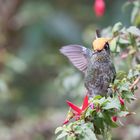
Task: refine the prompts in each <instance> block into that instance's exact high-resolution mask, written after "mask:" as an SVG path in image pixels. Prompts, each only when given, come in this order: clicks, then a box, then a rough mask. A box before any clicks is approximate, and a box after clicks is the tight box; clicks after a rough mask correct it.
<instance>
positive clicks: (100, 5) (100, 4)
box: [93, 0, 105, 17]
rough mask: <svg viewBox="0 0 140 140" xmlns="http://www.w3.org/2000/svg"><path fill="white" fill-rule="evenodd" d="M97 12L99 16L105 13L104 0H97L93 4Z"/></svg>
mask: <svg viewBox="0 0 140 140" xmlns="http://www.w3.org/2000/svg"><path fill="white" fill-rule="evenodd" d="M93 8H94V11H95V14H96V16H97V17H101V16H103V15H104V12H105V2H104V0H95V3H94V5H93Z"/></svg>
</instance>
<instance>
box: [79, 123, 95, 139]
mask: <svg viewBox="0 0 140 140" xmlns="http://www.w3.org/2000/svg"><path fill="white" fill-rule="evenodd" d="M90 124H91V123H90ZM88 125H89V124H84V125H82V126H81V127H82V129H83V133H84V137H83V140H97V138H96V135H95V133H94V132H93V130H92V129H91V126H90V127H89V126H88ZM92 126H93V125H92Z"/></svg>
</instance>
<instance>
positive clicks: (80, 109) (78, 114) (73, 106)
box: [66, 96, 89, 117]
mask: <svg viewBox="0 0 140 140" xmlns="http://www.w3.org/2000/svg"><path fill="white" fill-rule="evenodd" d="M66 102H67V104H68V106H70V108H71V109H73V110H74V114H75V115H76V116H78V117H79V116H80V115H81V114H82V113H83V112H84V111H85V110H86V109H87V107H88V106H89V103H88V96H85V98H84V101H83V105H82V108H80V107H78V106H76V105H75V104H73V103H71V102H70V101H66Z"/></svg>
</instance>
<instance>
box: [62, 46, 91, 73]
mask: <svg viewBox="0 0 140 140" xmlns="http://www.w3.org/2000/svg"><path fill="white" fill-rule="evenodd" d="M60 52H61V53H62V54H63V55H65V56H66V57H67V58H68V59H69V60H70V61H71V63H72V64H73V65H74V66H75V67H76V68H78V69H79V70H80V71H82V72H85V71H86V69H87V64H88V61H89V58H90V57H91V56H92V51H91V50H90V49H88V48H85V47H83V46H80V45H68V46H64V47H62V48H61V49H60Z"/></svg>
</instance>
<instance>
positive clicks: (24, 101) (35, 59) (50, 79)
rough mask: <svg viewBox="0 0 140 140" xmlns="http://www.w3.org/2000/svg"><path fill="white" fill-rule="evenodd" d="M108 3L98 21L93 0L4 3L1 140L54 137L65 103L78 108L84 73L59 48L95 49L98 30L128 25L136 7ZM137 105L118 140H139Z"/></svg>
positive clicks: (0, 22) (0, 2)
mask: <svg viewBox="0 0 140 140" xmlns="http://www.w3.org/2000/svg"><path fill="white" fill-rule="evenodd" d="M105 2H106V10H105V14H104V16H103V17H98V18H97V17H96V16H95V13H94V11H93V4H94V1H93V0H88V1H84V0H83V1H82V0H76V1H75V0H0V140H19V139H20V140H54V139H55V135H54V130H55V128H56V127H57V126H59V125H61V124H62V123H63V121H64V119H65V116H66V112H67V110H68V107H67V105H66V103H65V100H66V99H68V100H73V102H77V104H78V102H81V100H82V98H81V97H82V96H83V94H84V86H83V76H82V74H81V73H80V72H79V71H78V70H77V69H75V68H74V67H73V66H72V65H71V64H70V63H69V62H68V60H67V59H66V58H65V57H64V56H62V55H61V54H60V52H59V49H60V48H61V46H63V45H68V44H82V45H84V46H87V47H91V43H92V40H93V38H94V33H95V29H96V28H101V29H102V28H105V27H108V26H112V25H114V24H115V23H116V22H119V21H121V22H122V23H123V24H124V25H125V26H126V27H128V26H129V25H130V14H131V10H132V7H131V6H130V7H129V8H128V9H126V10H125V11H124V10H122V5H123V4H124V3H125V2H126V0H106V1H105ZM139 105H140V104H139V103H138V102H137V103H134V106H133V107H132V108H137V110H136V112H137V115H136V116H133V117H131V118H129V119H128V120H127V128H126V127H122V128H119V129H115V132H113V136H114V140H115V139H116V140H120V139H122V140H126V139H127V140H129V139H130V140H132V139H133V140H139V139H140V119H139V117H140V113H139V112H140V111H139V110H140V107H139ZM133 111H134V109H133ZM130 132H131V133H130ZM118 134H119V135H118Z"/></svg>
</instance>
